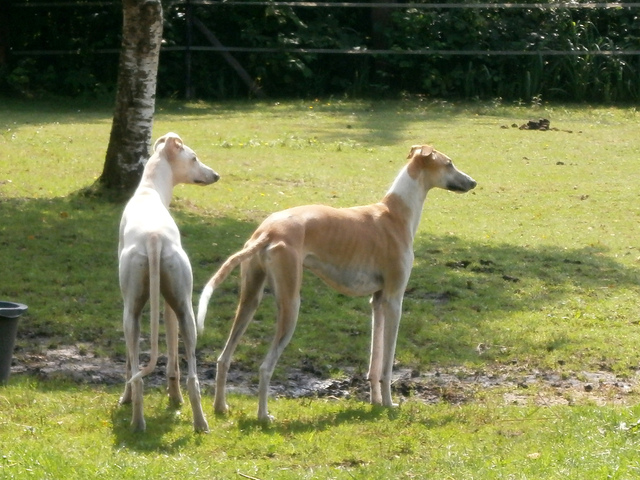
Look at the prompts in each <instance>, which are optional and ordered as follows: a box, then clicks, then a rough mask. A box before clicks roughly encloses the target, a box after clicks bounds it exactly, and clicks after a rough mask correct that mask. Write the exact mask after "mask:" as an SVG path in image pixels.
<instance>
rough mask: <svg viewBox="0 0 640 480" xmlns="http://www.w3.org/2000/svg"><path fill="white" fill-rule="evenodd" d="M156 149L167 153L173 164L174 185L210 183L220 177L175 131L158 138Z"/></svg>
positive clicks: (161, 153) (166, 155)
mask: <svg viewBox="0 0 640 480" xmlns="http://www.w3.org/2000/svg"><path fill="white" fill-rule="evenodd" d="M154 150H155V151H156V153H158V154H160V155H165V157H166V159H167V161H168V162H169V163H170V164H171V171H172V173H173V184H174V185H177V184H179V183H192V184H196V185H210V184H212V183H214V182H217V181H218V180H219V179H220V175H218V174H217V173H216V172H215V171H214V170H213V169H211V168H209V167H207V166H206V165H205V164H204V163H202V162H201V161H200V160H199V159H198V156H197V155H196V152H194V151H193V150H192V149H191V148H189V147H188V146H186V145H185V144H184V143H183V142H182V139H181V138H180V137H179V136H178V135H176V134H175V133H168V134H166V135H164V136H163V137H160V138H159V139H158V140H156V143H155V145H154Z"/></svg>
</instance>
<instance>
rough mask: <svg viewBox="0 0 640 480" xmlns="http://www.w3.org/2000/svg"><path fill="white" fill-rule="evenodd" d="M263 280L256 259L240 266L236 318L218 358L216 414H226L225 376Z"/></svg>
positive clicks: (254, 310)
mask: <svg viewBox="0 0 640 480" xmlns="http://www.w3.org/2000/svg"><path fill="white" fill-rule="evenodd" d="M265 279H266V274H265V271H264V269H263V268H262V266H261V265H260V264H259V260H258V259H256V258H252V259H251V260H248V261H247V262H245V263H243V264H242V266H241V285H240V301H239V302H238V309H237V310H236V316H235V319H234V320H233V326H232V327H231V332H230V333H229V338H228V339H227V343H226V344H225V346H224V349H223V350H222V353H221V354H220V356H219V357H218V364H217V371H216V394H215V395H216V396H215V400H214V403H213V408H214V410H215V412H216V413H218V414H224V413H226V412H227V410H228V408H229V407H228V406H227V398H226V385H227V374H228V373H229V366H230V365H231V357H232V356H233V352H234V351H235V349H236V347H237V346H238V343H239V342H240V338H242V335H243V334H244V332H245V331H246V329H247V327H248V326H249V323H251V320H252V319H253V315H254V314H255V312H256V310H257V309H258V306H259V305H260V301H261V300H262V294H263V291H264V283H265Z"/></svg>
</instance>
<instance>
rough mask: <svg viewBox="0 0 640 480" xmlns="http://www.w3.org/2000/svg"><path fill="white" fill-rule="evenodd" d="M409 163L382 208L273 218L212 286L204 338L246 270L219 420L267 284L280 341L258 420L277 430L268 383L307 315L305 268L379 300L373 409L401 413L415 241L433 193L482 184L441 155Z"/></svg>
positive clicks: (310, 210) (223, 370) (268, 365)
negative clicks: (397, 380)
mask: <svg viewBox="0 0 640 480" xmlns="http://www.w3.org/2000/svg"><path fill="white" fill-rule="evenodd" d="M408 158H409V159H410V160H409V162H408V163H407V164H406V166H405V167H404V168H403V169H402V171H401V172H400V174H399V175H398V177H397V178H396V180H395V182H394V183H393V185H392V186H391V188H390V189H389V191H388V192H387V194H386V195H385V197H384V198H383V199H382V200H381V201H380V202H379V203H375V204H373V205H367V206H360V207H352V208H340V209H337V208H332V207H328V206H321V205H308V206H301V207H295V208H291V209H288V210H284V211H281V212H277V213H274V214H272V215H271V216H269V217H268V218H267V219H266V220H265V221H264V222H263V223H262V224H261V225H260V226H259V227H258V229H257V230H256V231H255V232H254V234H253V235H252V237H251V238H250V239H249V240H248V241H247V243H246V244H245V245H244V249H243V250H241V251H239V252H237V253H235V254H234V255H232V256H231V257H229V259H228V260H227V261H226V262H225V263H224V264H223V265H222V266H221V267H220V269H219V270H218V271H217V272H216V273H215V274H214V275H213V277H211V279H210V280H209V281H208V283H207V284H206V286H205V288H204V290H203V292H202V296H201V297H200V303H199V306H198V328H199V329H200V330H202V328H203V326H204V320H205V316H206V313H207V304H208V302H209V299H210V298H211V295H212V293H213V291H214V290H215V288H216V287H218V285H220V283H222V281H224V279H225V278H226V277H227V276H228V275H229V273H230V272H231V271H232V270H233V269H234V268H235V267H236V266H237V265H238V264H241V290H240V301H239V304H238V308H237V311H236V315H235V320H234V322H233V326H232V328H231V333H230V334H229V338H228V340H227V343H226V345H225V347H224V350H223V351H222V353H221V355H220V357H219V358H218V365H217V374H216V396H215V401H214V409H215V411H216V413H225V412H226V411H227V409H228V407H227V404H226V392H225V385H226V380H227V373H228V371H229V365H230V363H231V357H232V355H233V352H234V350H235V348H236V346H237V345H238V342H239V340H240V337H241V336H242V334H243V333H244V331H245V330H246V328H247V326H248V324H249V322H250V321H251V319H252V318H253V315H254V313H255V311H256V309H257V308H258V305H259V303H260V300H261V299H262V293H263V288H264V285H265V281H266V280H268V281H269V282H270V285H271V287H272V289H273V292H274V295H275V300H276V305H277V310H278V314H277V326H276V334H275V338H274V340H273V344H272V345H271V348H270V350H269V352H268V354H267V356H266V358H265V360H264V362H263V363H262V365H261V366H260V381H259V387H258V396H259V403H258V418H259V419H260V420H262V421H270V420H271V419H272V418H271V417H270V415H269V413H268V410H267V396H268V389H269V382H270V380H271V376H272V374H273V370H274V368H275V366H276V362H277V361H278V358H279V357H280V355H281V354H282V352H283V350H284V348H285V347H286V345H287V344H288V343H289V341H290V340H291V337H292V335H293V331H294V329H295V326H296V321H297V318H298V310H299V307H300V284H301V281H302V270H303V268H307V269H309V270H310V271H312V272H313V273H315V274H316V275H317V276H318V277H320V278H321V279H322V280H324V281H325V282H326V283H327V284H328V285H329V286H331V287H333V288H334V289H336V290H337V291H338V292H340V293H342V294H345V295H351V296H359V295H372V298H371V305H372V310H373V318H372V322H373V326H372V340H371V359H370V363H369V373H368V380H369V382H370V387H371V403H373V404H377V405H384V406H393V405H394V404H393V402H392V399H391V374H392V368H393V359H394V354H395V347H396V339H397V335H398V325H399V322H400V315H401V310H402V299H403V295H404V291H405V288H406V286H407V282H408V280H409V275H410V273H411V268H412V264H413V259H414V253H413V239H414V237H415V234H416V230H417V229H418V224H419V222H420V215H421V213H422V208H423V204H424V201H425V199H426V195H427V192H428V191H429V190H430V189H432V188H434V187H438V188H443V189H446V190H451V191H454V192H467V191H469V190H471V189H472V188H474V187H475V186H476V182H475V180H473V179H472V178H471V177H469V176H468V175H466V174H465V173H462V172H461V171H459V170H457V169H456V168H455V167H454V166H453V163H452V162H451V160H450V159H449V157H447V156H446V155H444V154H442V153H440V152H438V151H436V150H434V149H433V147H430V146H427V145H424V146H419V145H418V146H414V147H412V148H411V152H410V153H409V157H408Z"/></svg>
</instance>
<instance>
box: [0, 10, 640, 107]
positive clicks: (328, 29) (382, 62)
mask: <svg viewBox="0 0 640 480" xmlns="http://www.w3.org/2000/svg"><path fill="white" fill-rule="evenodd" d="M5 1H6V0H5ZM29 3H31V4H33V3H34V2H33V1H31V2H29V1H28V0H27V1H25V0H11V1H10V3H8V4H5V5H6V8H5V6H3V8H2V10H1V12H0V43H2V47H4V48H2V49H0V88H1V89H2V91H3V92H5V93H8V94H10V95H26V96H38V95H43V94H55V95H63V96H78V95H101V94H104V93H110V92H112V91H113V90H114V88H115V83H116V77H117V66H118V49H119V46H120V30H121V21H122V12H121V4H120V2H117V1H116V2H114V3H112V4H111V3H108V2H104V3H102V2H101V3H98V4H93V5H91V1H89V0H78V6H70V5H69V2H68V0H67V1H66V2H62V1H61V0H38V2H37V3H38V5H37V6H25V4H26V5H29ZM47 3H50V4H51V5H46V4H47ZM262 3H265V2H262ZM539 3H548V0H544V1H543V2H536V5H538V4H539ZM416 5H417V6H419V4H416ZM621 5H624V4H621ZM633 5H634V6H632V7H619V8H604V7H600V8H571V9H568V8H561V7H554V8H538V7H536V6H535V5H532V6H531V7H527V8H508V9H505V8H498V7H491V6H485V7H483V8H464V9H463V8H437V9H431V8H430V9H422V8H416V7H412V8H383V9H380V8H364V7H344V8H340V7H313V8H310V7H290V6H277V5H264V4H260V5H229V4H222V3H221V4H215V5H202V4H193V5H191V7H187V5H186V4H185V3H184V2H180V3H176V2H166V3H165V12H164V16H165V28H164V46H165V49H164V50H163V52H162V54H161V60H160V71H159V78H158V95H159V96H160V97H170V96H174V97H179V98H184V97H185V96H186V95H187V93H189V94H190V95H192V96H194V97H195V98H201V99H227V98H242V97H247V96H248V95H252V93H250V89H249V87H248V86H247V84H246V82H245V81H243V80H242V78H241V77H240V75H239V74H238V72H237V67H236V68H233V67H232V66H231V65H230V63H229V62H228V61H227V60H225V58H224V57H223V55H221V53H220V52H215V51H202V50H198V49H197V47H210V46H211V45H212V43H211V39H210V36H207V35H206V34H205V33H204V32H203V30H202V29H201V28H199V27H198V26H197V25H195V23H200V22H201V24H203V25H204V26H205V27H206V29H207V30H208V32H209V33H211V34H213V35H214V36H215V37H216V38H217V39H218V40H219V41H220V42H221V43H222V44H223V45H225V46H228V47H243V48H258V49H275V50H279V51H277V52H274V51H269V52H264V51H259V52H247V51H241V52H239V51H235V52H231V53H232V55H233V56H234V57H235V59H236V60H237V61H238V63H239V64H240V65H241V66H242V68H244V70H245V71H246V72H247V73H248V75H249V76H250V77H251V78H252V79H253V80H254V81H255V84H256V86H258V87H259V88H260V91H261V92H263V93H264V94H266V95H267V96H270V97H279V98H283V97H304V98H309V97H320V96H329V95H349V96H355V97H365V96H398V95H401V94H405V93H406V94H420V95H426V96H430V97H438V98H466V99H471V98H481V99H495V98H502V99H505V100H523V101H531V100H532V99H544V100H563V101H596V102H631V101H637V100H638V99H640V54H639V53H638V52H639V51H640V21H639V19H638V16H639V15H640V8H639V7H638V6H637V5H638V4H633ZM187 8H190V9H191V10H190V12H188V11H187ZM190 15H191V16H192V17H193V18H195V19H197V21H196V22H195V23H194V22H188V21H187V19H188V18H189V17H190ZM189 25H191V28H188V26H189ZM189 39H190V40H189ZM189 41H190V42H191V45H192V46H193V47H194V49H192V51H191V52H190V56H191V58H190V65H191V68H190V75H187V69H186V65H187V61H186V59H187V56H186V53H185V51H184V50H180V49H175V47H185V46H186V45H188V43H189ZM292 49H336V50H345V49H360V50H382V51H390V50H391V51H408V50H421V51H424V50H437V51H438V52H439V53H438V54H437V55H433V54H430V55H418V54H413V55H392V54H384V53H381V54H376V55H356V54H345V53H317V52H316V53H299V52H291V51H289V52H286V51H283V50H292ZM443 51H451V52H457V53H456V54H443V53H442V52H443ZM469 51H473V52H477V51H493V52H502V54H498V55H478V54H469V53H468V52H469ZM514 51H516V52H542V53H544V52H554V53H556V54H543V55H538V54H534V55H530V54H529V55H528V54H519V55H506V54H504V53H505V52H514ZM559 51H564V52H568V54H557V52H559ZM595 51H606V52H620V51H625V52H636V53H635V54H634V55H593V54H582V55H576V53H578V52H595ZM51 52H74V53H73V54H71V53H65V54H60V55H51V54H50V53H51ZM464 52H467V53H466V54H465V53H464ZM43 53H46V54H43ZM187 85H190V89H187Z"/></svg>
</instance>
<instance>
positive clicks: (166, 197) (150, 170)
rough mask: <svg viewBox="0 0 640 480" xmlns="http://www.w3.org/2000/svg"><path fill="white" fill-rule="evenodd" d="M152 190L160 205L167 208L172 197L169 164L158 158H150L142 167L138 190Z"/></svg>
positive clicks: (171, 179)
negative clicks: (160, 202) (158, 198)
mask: <svg viewBox="0 0 640 480" xmlns="http://www.w3.org/2000/svg"><path fill="white" fill-rule="evenodd" d="M144 188H149V189H151V190H154V191H155V192H156V193H157V194H158V196H159V197H160V199H161V200H162V204H163V205H164V206H165V207H167V208H169V204H170V203H171V198H172V196H173V174H172V171H171V166H170V165H169V163H168V162H167V161H166V160H165V159H163V158H162V157H160V156H155V155H154V156H152V157H151V158H150V159H149V161H148V162H147V164H146V165H145V166H144V171H143V172H142V179H141V180H140V185H139V186H138V189H139V190H140V189H144Z"/></svg>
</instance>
